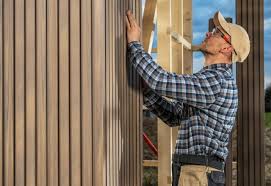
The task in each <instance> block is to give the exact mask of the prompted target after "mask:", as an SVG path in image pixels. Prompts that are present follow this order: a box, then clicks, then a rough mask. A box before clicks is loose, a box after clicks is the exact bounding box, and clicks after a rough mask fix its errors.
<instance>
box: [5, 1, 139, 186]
mask: <svg viewBox="0 0 271 186" xmlns="http://www.w3.org/2000/svg"><path fill="white" fill-rule="evenodd" d="M127 9H132V10H133V12H134V13H135V15H136V18H137V20H141V2H140V1H137V0H129V1H121V0H112V1H105V0H93V1H89V0H59V1H55V0H36V1H35V0H16V1H15V0H0V185H20V186H21V185H28V186H30V185H33V186H34V185H38V186H45V185H51V186H55V185H65V186H66V185H75V186H77V185H86V186H89V185H93V186H96V185H101V186H102V185H108V186H119V185H120V186H127V185H129V186H130V185H131V186H132V185H141V183H142V170H143V169H142V126H141V124H142V95H141V91H140V78H139V76H138V75H137V74H136V72H135V71H134V69H133V68H132V67H131V65H130V64H129V63H127V60H126V59H127V56H126V28H125V22H124V21H125V19H124V18H125V17H124V16H125V12H126V10H127ZM140 25H141V22H140Z"/></svg>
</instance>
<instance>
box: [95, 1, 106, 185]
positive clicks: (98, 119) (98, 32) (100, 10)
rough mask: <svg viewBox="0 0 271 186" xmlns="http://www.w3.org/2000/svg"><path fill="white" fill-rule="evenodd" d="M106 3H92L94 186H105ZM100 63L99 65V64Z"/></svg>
mask: <svg viewBox="0 0 271 186" xmlns="http://www.w3.org/2000/svg"><path fill="white" fill-rule="evenodd" d="M104 7H105V1H104V0H101V1H93V2H92V8H93V9H92V10H93V11H92V17H96V18H97V17H99V19H93V24H92V25H95V27H93V30H92V38H93V40H92V41H93V42H92V43H93V45H95V47H92V54H93V55H92V60H93V61H92V64H93V76H92V78H93V79H92V82H93V98H94V99H93V100H92V101H93V102H92V103H93V151H94V152H95V153H94V154H93V169H94V170H95V171H94V172H93V185H101V186H103V185H105V183H106V182H105V159H106V157H105V136H104V134H105V133H104V132H105V129H104V125H105V121H104V103H105V101H104V98H105V84H104V83H100V80H101V79H104V77H105V55H104V54H105V53H104V51H105V37H104V33H105V9H104ZM98 61H99V63H98Z"/></svg>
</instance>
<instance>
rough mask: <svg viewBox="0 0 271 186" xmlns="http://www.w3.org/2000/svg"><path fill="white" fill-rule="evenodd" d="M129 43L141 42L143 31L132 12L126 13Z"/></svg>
mask: <svg viewBox="0 0 271 186" xmlns="http://www.w3.org/2000/svg"><path fill="white" fill-rule="evenodd" d="M126 28H127V42H128V43H130V42H132V41H139V40H140V35H141V29H140V27H139V26H138V24H137V22H136V20H135V18H134V16H133V14H132V13H131V11H130V10H128V11H127V13H126Z"/></svg>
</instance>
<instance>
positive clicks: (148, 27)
mask: <svg viewBox="0 0 271 186" xmlns="http://www.w3.org/2000/svg"><path fill="white" fill-rule="evenodd" d="M156 4H157V0H146V1H145V8H144V15H143V25H142V31H143V32H142V33H143V37H142V38H143V39H142V41H143V47H144V49H145V50H146V51H147V52H148V53H150V51H151V48H152V42H153V35H154V24H155V11H156Z"/></svg>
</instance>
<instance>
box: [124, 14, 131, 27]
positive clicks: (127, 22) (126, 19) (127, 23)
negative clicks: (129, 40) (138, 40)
mask: <svg viewBox="0 0 271 186" xmlns="http://www.w3.org/2000/svg"><path fill="white" fill-rule="evenodd" d="M125 21H126V26H127V28H128V29H131V25H130V22H129V20H128V18H127V16H125Z"/></svg>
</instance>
